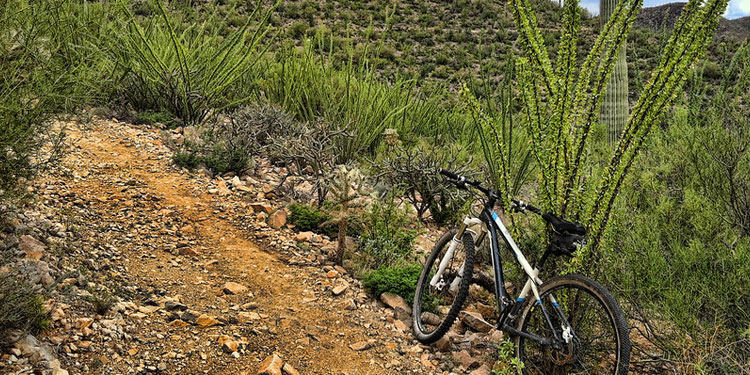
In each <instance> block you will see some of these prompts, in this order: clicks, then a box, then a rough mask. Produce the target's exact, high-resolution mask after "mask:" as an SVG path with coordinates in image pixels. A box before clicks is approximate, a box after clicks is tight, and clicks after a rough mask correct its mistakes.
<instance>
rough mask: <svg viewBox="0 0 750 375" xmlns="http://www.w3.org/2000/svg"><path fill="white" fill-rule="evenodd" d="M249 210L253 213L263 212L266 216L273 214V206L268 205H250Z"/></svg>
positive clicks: (257, 203)
mask: <svg viewBox="0 0 750 375" xmlns="http://www.w3.org/2000/svg"><path fill="white" fill-rule="evenodd" d="M250 208H252V209H253V211H255V212H265V213H267V214H270V213H271V212H273V206H271V205H270V204H268V203H259V202H255V203H250Z"/></svg>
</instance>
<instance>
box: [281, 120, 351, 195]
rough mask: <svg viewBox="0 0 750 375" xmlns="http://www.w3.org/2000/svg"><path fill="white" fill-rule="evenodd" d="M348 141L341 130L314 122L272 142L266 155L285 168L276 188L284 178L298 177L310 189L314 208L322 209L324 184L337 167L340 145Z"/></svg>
mask: <svg viewBox="0 0 750 375" xmlns="http://www.w3.org/2000/svg"><path fill="white" fill-rule="evenodd" d="M350 138H351V136H350V135H349V134H348V133H347V132H346V130H345V129H341V128H339V127H336V126H333V125H330V124H328V123H325V122H322V121H315V122H312V123H305V124H299V127H298V128H297V130H295V131H294V132H292V135H290V136H288V137H280V139H277V140H275V141H274V142H273V143H272V144H271V145H269V148H268V155H269V156H270V157H271V159H272V160H275V161H276V162H277V163H279V164H282V165H285V166H286V168H287V175H286V176H285V177H284V179H283V180H282V182H281V183H280V184H279V186H282V185H283V184H284V181H286V179H287V178H288V177H291V176H296V177H301V179H302V180H303V181H307V182H309V183H310V184H311V185H312V190H313V191H314V192H315V194H316V195H317V200H318V206H321V205H323V203H324V202H325V201H326V196H327V195H328V190H329V189H328V181H329V179H330V178H331V177H332V173H333V172H334V170H335V168H336V166H337V165H339V162H338V161H339V157H340V155H341V150H342V145H343V144H345V143H346V142H347V140H348V139H350Z"/></svg>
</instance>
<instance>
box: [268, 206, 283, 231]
mask: <svg viewBox="0 0 750 375" xmlns="http://www.w3.org/2000/svg"><path fill="white" fill-rule="evenodd" d="M268 225H270V226H271V228H274V229H281V227H283V226H284V225H286V210H284V209H280V210H276V211H275V212H274V213H272V214H271V215H270V216H269V217H268Z"/></svg>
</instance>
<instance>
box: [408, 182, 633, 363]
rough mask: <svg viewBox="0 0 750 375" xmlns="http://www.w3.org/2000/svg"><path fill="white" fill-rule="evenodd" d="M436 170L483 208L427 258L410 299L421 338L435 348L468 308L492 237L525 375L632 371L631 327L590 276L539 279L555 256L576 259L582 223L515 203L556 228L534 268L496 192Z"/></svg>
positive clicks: (497, 280)
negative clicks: (506, 253)
mask: <svg viewBox="0 0 750 375" xmlns="http://www.w3.org/2000/svg"><path fill="white" fill-rule="evenodd" d="M439 173H440V174H441V175H443V176H445V177H446V180H445V181H446V182H449V183H452V184H454V185H456V187H457V188H459V189H463V190H472V191H474V193H475V194H477V195H478V196H479V197H480V200H481V201H483V207H482V209H481V213H479V215H477V216H478V217H473V216H467V217H466V218H464V220H463V222H462V223H461V224H460V226H459V228H457V229H454V230H450V231H448V232H446V233H445V234H444V235H443V236H442V237H441V238H440V239H439V240H438V241H437V243H436V244H435V247H434V248H433V250H432V252H431V254H430V255H429V256H428V257H427V260H426V262H425V265H424V268H423V269H422V273H421V275H420V276H419V280H418V281H417V290H416V293H415V296H414V302H413V311H412V319H413V322H412V323H413V332H414V336H415V337H416V338H417V340H418V341H420V342H422V343H424V344H431V343H434V342H436V341H437V340H439V339H440V338H441V337H443V335H445V334H446V332H448V330H449V329H450V328H451V326H452V325H453V323H454V321H455V320H456V317H457V316H458V314H459V312H460V311H461V309H462V308H463V305H464V302H465V301H466V298H467V296H468V295H469V286H470V285H471V284H472V283H477V284H482V282H481V279H480V278H477V277H474V274H473V271H474V266H475V264H474V261H475V254H474V249H475V246H477V245H479V244H481V243H482V241H483V240H484V239H485V238H486V237H487V234H488V233H489V241H490V260H491V265H492V269H493V271H494V280H492V278H490V280H492V281H491V282H490V283H491V285H490V286H489V289H490V291H491V292H494V296H495V299H496V301H497V308H498V311H497V313H498V314H497V315H498V316H499V318H498V321H497V329H499V330H501V331H503V332H505V333H506V334H508V335H509V336H510V337H512V338H513V340H514V344H515V350H516V353H515V354H516V356H517V357H518V358H519V359H520V360H521V361H522V362H523V366H524V367H523V370H522V371H523V374H525V375H537V374H544V375H555V374H615V375H625V374H627V373H628V365H629V362H630V339H629V336H628V327H627V324H626V320H625V317H624V316H623V314H622V311H621V310H620V307H619V306H618V304H617V302H616V301H615V299H614V297H612V295H611V294H610V293H609V292H608V291H607V290H606V289H605V288H604V287H603V286H602V285H600V284H599V283H597V282H596V281H594V280H592V279H590V278H588V277H585V276H581V275H576V274H566V275H559V276H556V277H553V278H551V279H549V280H547V281H546V282H542V280H541V279H540V278H539V272H540V269H542V267H543V266H544V263H545V262H546V261H547V259H548V258H549V256H550V255H555V256H560V255H572V254H573V253H574V252H575V251H577V250H578V249H579V248H580V247H581V246H583V245H584V244H585V235H586V229H585V228H584V226H583V225H581V224H578V223H575V222H572V221H568V220H565V219H563V218H561V217H558V216H556V215H554V214H552V213H549V212H542V210H541V209H539V208H537V207H534V206H533V205H531V204H528V203H524V202H523V201H519V200H515V199H512V200H511V202H512V207H511V209H512V210H514V211H516V212H522V213H527V212H531V213H534V214H537V215H540V216H541V217H542V218H543V219H544V220H545V221H546V222H547V223H548V225H549V226H550V227H551V229H552V231H551V232H552V236H551V240H550V243H549V246H548V247H547V249H546V250H545V252H544V253H543V254H542V256H541V258H540V259H539V261H538V262H537V264H536V267H532V266H531V264H529V262H528V260H527V259H526V257H525V256H524V254H523V253H522V252H521V250H520V248H519V247H518V245H517V244H516V242H515V241H514V240H513V238H512V237H511V235H510V232H509V231H508V229H507V228H506V227H505V224H503V221H502V220H501V218H500V215H498V214H497V213H496V212H495V211H494V207H495V204H496V203H497V201H498V200H499V199H500V197H499V196H498V193H497V192H496V191H494V190H492V189H489V188H486V187H483V186H482V185H481V184H480V183H479V182H477V181H472V180H469V179H467V178H466V177H463V176H460V175H457V174H455V173H453V172H449V171H445V170H442V169H441V170H440V171H439ZM500 236H502V239H503V241H504V242H505V244H506V245H507V247H508V248H509V249H510V251H511V253H512V254H513V256H514V257H515V260H516V261H517V263H518V264H519V265H520V267H521V269H522V270H523V272H524V273H525V277H527V280H526V284H525V285H524V287H523V289H522V290H521V292H520V295H519V296H518V298H516V299H515V300H513V299H511V298H510V296H509V294H508V290H507V289H506V287H505V282H504V276H503V265H502V261H501V257H500V251H499V240H498V239H499V237H500ZM486 278H489V276H487V275H486V274H485V279H486ZM484 284H486V282H485V283H484Z"/></svg>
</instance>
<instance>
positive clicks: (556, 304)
mask: <svg viewBox="0 0 750 375" xmlns="http://www.w3.org/2000/svg"><path fill="white" fill-rule="evenodd" d="M552 305H553V306H560V304H559V303H557V302H552Z"/></svg>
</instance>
